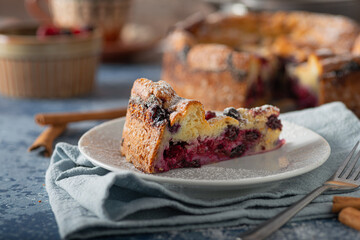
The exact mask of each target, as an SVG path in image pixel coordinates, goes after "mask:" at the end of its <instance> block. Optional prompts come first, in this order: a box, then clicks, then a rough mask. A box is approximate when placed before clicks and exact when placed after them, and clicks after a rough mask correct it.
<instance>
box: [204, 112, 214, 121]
mask: <svg viewBox="0 0 360 240" xmlns="http://www.w3.org/2000/svg"><path fill="white" fill-rule="evenodd" d="M214 117H216V113H214V112H212V111H207V112H206V113H205V119H206V120H209V119H212V118H214Z"/></svg>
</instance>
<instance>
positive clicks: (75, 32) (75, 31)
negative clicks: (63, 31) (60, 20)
mask: <svg viewBox="0 0 360 240" xmlns="http://www.w3.org/2000/svg"><path fill="white" fill-rule="evenodd" d="M80 33H82V31H81V29H79V28H74V29H73V30H72V34H74V35H77V34H80Z"/></svg>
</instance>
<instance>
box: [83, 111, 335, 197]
mask: <svg viewBox="0 0 360 240" xmlns="http://www.w3.org/2000/svg"><path fill="white" fill-rule="evenodd" d="M124 122H125V118H119V119H115V120H112V121H109V122H106V123H103V124H101V125H99V126H96V127H94V128H92V129H90V130H89V131H88V132H86V133H85V134H84V135H83V136H82V137H81V139H80V141H79V149H80V151H81V153H82V154H84V155H85V156H86V157H87V158H88V159H89V160H90V161H91V162H92V163H93V164H95V165H97V166H101V167H103V168H105V169H108V170H110V171H114V172H132V173H134V174H136V175H138V176H139V177H141V178H143V179H146V180H150V181H155V182H159V183H166V184H176V185H181V186H186V187H200V188H202V189H208V190H211V189H214V190H215V189H217V190H218V189H222V190H224V189H226V190H233V189H244V188H253V187H261V186H265V185H266V184H269V183H272V182H275V181H280V180H284V179H288V178H291V177H295V176H298V175H301V174H304V173H307V172H309V171H311V170H313V169H315V168H317V167H319V166H321V165H322V164H323V163H324V162H325V161H326V160H327V159H328V157H329V155H330V151H331V150H330V146H329V144H328V143H327V142H326V140H325V139H324V138H322V137H321V136H319V135H318V134H316V133H314V132H313V131H311V130H309V129H307V128H304V127H301V126H298V125H295V124H293V123H290V122H286V121H283V131H282V134H281V138H283V139H285V140H286V143H285V145H283V146H282V147H281V148H279V149H277V150H275V151H272V152H267V153H263V154H258V155H253V156H247V157H242V158H236V159H232V160H228V161H223V162H219V163H214V164H209V165H204V166H202V167H201V168H184V169H175V170H171V171H168V172H164V173H158V174H146V173H143V172H141V171H139V170H137V169H136V168H134V166H133V165H132V164H130V163H128V162H126V160H125V158H124V157H122V156H121V155H120V152H119V148H120V140H121V135H122V129H123V125H124Z"/></svg>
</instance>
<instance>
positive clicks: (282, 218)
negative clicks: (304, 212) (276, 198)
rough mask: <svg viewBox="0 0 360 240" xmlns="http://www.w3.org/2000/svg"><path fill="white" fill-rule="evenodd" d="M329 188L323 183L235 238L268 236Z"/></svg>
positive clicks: (240, 239)
mask: <svg viewBox="0 0 360 240" xmlns="http://www.w3.org/2000/svg"><path fill="white" fill-rule="evenodd" d="M330 188H331V186H328V185H324V186H321V187H319V188H317V189H315V190H314V191H312V192H311V193H309V194H308V195H306V196H305V197H304V198H302V199H300V200H299V201H298V202H296V203H294V204H293V205H291V206H290V207H289V208H287V209H285V210H284V211H282V212H281V213H279V214H278V215H276V216H275V217H273V218H271V219H269V220H267V221H266V222H264V223H262V224H260V225H259V226H258V227H256V228H255V229H254V230H251V231H249V232H246V233H245V235H242V236H241V237H239V238H237V240H253V239H254V240H255V239H256V240H261V239H264V238H266V237H268V236H269V235H271V234H272V233H273V232H275V231H276V230H278V229H279V228H280V227H282V226H283V225H284V224H285V223H286V222H287V221H289V220H290V219H291V218H292V217H293V216H295V215H296V214H297V213H298V212H299V211H300V210H301V209H303V208H304V207H305V206H307V205H308V204H309V203H310V202H311V201H312V200H314V199H315V198H316V197H318V196H319V195H320V194H322V193H323V192H325V191H326V190H328V189H330Z"/></svg>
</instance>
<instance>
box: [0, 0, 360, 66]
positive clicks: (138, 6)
mask: <svg viewBox="0 0 360 240" xmlns="http://www.w3.org/2000/svg"><path fill="white" fill-rule="evenodd" d="M25 1H26V0H11V1H9V0H0V26H1V25H6V24H8V23H9V22H14V21H34V20H35V19H34V17H32V16H31V14H30V13H29V11H27V9H26V7H25V5H26V4H25ZM106 1H108V0H105V2H106ZM124 1H125V0H124ZM34 2H38V3H39V5H40V7H41V9H42V10H44V11H47V12H48V11H49V7H48V6H47V4H46V2H50V1H46V0H40V1H35V0H34ZM261 10H270V11H272V10H305V11H312V12H321V13H331V14H341V15H345V16H348V17H350V18H353V19H355V20H357V21H360V14H359V13H360V0H292V1H288V0H202V1H200V0H132V1H131V6H130V8H129V9H128V12H127V17H126V25H125V27H124V29H123V35H122V38H123V39H122V43H123V44H122V45H121V46H114V44H113V45H112V46H105V48H104V49H103V60H104V61H108V62H113V61H124V60H125V61H143V62H146V61H155V60H156V61H160V58H161V56H159V54H161V53H160V52H159V49H158V48H156V47H158V43H160V42H161V39H162V38H163V37H164V36H165V35H166V33H167V32H168V30H169V29H170V28H171V26H173V25H174V24H175V23H176V22H178V21H180V20H183V19H184V18H186V17H188V16H190V15H192V14H194V13H196V12H201V13H205V14H208V13H211V12H214V11H224V12H230V13H233V14H244V13H246V12H247V11H261ZM147 50H152V51H151V53H150V54H148V53H147ZM139 53H141V54H140V55H139ZM154 54H157V55H154ZM149 56H151V57H149Z"/></svg>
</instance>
